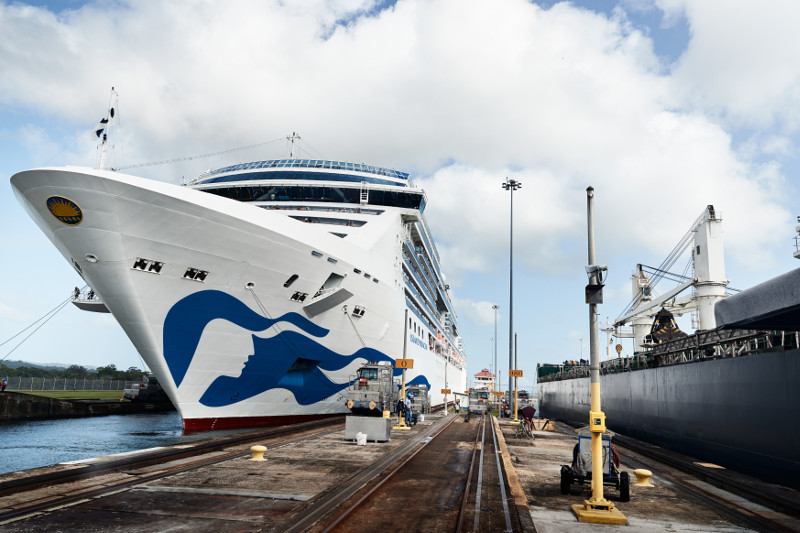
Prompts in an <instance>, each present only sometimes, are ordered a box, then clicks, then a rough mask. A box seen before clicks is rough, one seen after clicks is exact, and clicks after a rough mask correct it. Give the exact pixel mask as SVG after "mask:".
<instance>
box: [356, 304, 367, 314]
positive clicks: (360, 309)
mask: <svg viewBox="0 0 800 533" xmlns="http://www.w3.org/2000/svg"><path fill="white" fill-rule="evenodd" d="M364 311H365V309H364V308H363V307H361V306H360V305H357V306H356V307H355V309H353V316H364Z"/></svg>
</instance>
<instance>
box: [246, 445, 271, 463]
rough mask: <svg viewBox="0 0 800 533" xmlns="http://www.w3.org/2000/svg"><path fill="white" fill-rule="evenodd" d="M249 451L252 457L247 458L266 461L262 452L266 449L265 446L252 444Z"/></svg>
mask: <svg viewBox="0 0 800 533" xmlns="http://www.w3.org/2000/svg"><path fill="white" fill-rule="evenodd" d="M250 451H251V452H252V453H253V457H252V458H250V459H248V460H249V461H266V459H264V453H265V452H266V451H267V447H266V446H253V447H251V448H250Z"/></svg>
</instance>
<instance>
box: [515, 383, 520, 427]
mask: <svg viewBox="0 0 800 533" xmlns="http://www.w3.org/2000/svg"><path fill="white" fill-rule="evenodd" d="M518 410H519V404H518V403H517V388H516V387H514V423H515V424H519V414H518V413H517V411H518Z"/></svg>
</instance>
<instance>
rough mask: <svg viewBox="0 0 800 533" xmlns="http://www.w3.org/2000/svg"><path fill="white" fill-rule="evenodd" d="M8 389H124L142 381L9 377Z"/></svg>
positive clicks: (7, 380)
mask: <svg viewBox="0 0 800 533" xmlns="http://www.w3.org/2000/svg"><path fill="white" fill-rule="evenodd" d="M6 382H7V383H8V385H7V387H6V390H16V391H27V390H119V391H121V390H123V389H126V388H129V387H131V386H133V384H135V383H141V381H126V380H124V379H84V378H34V377H28V378H25V377H9V378H7V379H6Z"/></svg>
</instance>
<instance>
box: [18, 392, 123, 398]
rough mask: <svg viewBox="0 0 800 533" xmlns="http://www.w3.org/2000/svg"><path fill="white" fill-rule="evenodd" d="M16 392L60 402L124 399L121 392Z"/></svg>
mask: <svg viewBox="0 0 800 533" xmlns="http://www.w3.org/2000/svg"><path fill="white" fill-rule="evenodd" d="M16 392H23V393H27V394H33V395H34V396H44V397H46V398H56V399H58V400H119V399H120V398H122V391H121V390H36V391H29V390H28V391H25V390H20V391H16Z"/></svg>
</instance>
